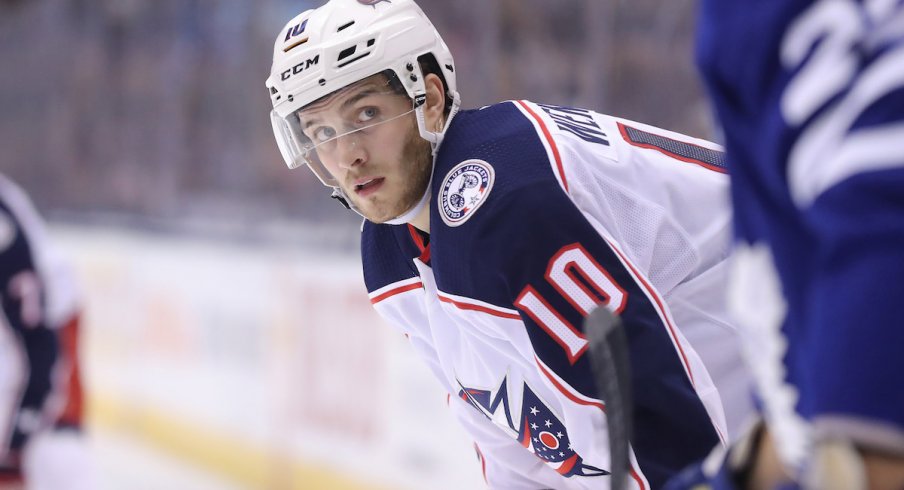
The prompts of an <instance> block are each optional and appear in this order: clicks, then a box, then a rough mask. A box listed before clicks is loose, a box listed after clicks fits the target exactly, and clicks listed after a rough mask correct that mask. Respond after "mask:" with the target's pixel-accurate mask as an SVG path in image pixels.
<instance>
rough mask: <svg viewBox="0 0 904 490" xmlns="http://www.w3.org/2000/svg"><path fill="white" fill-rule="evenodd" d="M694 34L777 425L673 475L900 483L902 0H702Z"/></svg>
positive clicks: (714, 480)
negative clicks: (721, 143) (721, 139)
mask: <svg viewBox="0 0 904 490" xmlns="http://www.w3.org/2000/svg"><path fill="white" fill-rule="evenodd" d="M697 49H698V53H697V55H698V62H699V64H700V67H701V69H702V72H703V75H704V77H705V79H706V82H707V84H708V89H709V91H710V94H711V96H712V100H713V103H714V105H715V109H716V111H717V113H718V118H719V121H720V122H721V125H722V127H723V128H724V134H725V142H726V161H727V163H728V167H729V170H730V173H731V175H732V201H733V205H734V210H735V215H736V222H735V233H736V240H737V250H738V258H737V261H736V263H735V266H734V267H733V274H734V275H733V277H732V283H733V286H732V289H733V293H732V305H733V309H734V310H735V312H736V318H737V321H738V322H739V323H740V326H741V327H742V331H743V332H744V337H745V341H746V342H747V343H748V344H749V349H746V348H745V350H746V351H748V352H749V353H751V355H750V356H749V360H750V361H751V366H752V368H753V371H754V374H755V378H756V385H757V394H758V398H759V402H760V403H759V405H760V407H761V413H762V415H763V417H762V418H763V420H764V423H765V428H763V427H755V428H753V429H752V430H751V432H750V433H749V435H748V436H747V437H746V438H745V441H744V442H743V443H742V444H738V445H737V447H735V448H733V449H732V450H731V453H730V455H728V456H719V455H718V454H714V455H713V457H712V458H711V460H710V461H709V463H708V464H704V465H703V468H698V469H697V470H696V474H694V472H692V471H689V472H688V473H687V474H686V475H684V476H685V477H686V478H684V479H683V481H681V482H676V485H675V488H688V487H694V488H697V487H696V486H694V485H697V484H700V483H701V482H702V481H705V480H710V483H711V484H712V486H713V487H715V488H733V487H734V485H737V488H754V489H771V488H777V487H779V486H781V487H782V488H786V487H796V486H803V487H807V488H818V489H829V488H844V489H862V488H873V489H895V490H900V489H902V488H904V374H902V373H904V355H902V354H904V287H902V286H901V281H902V277H904V6H902V3H901V2H900V1H898V0H862V1H855V0H822V1H813V0H757V1H725V0H703V4H702V15H701V18H700V25H699V38H698V44H697ZM719 457H724V458H725V459H724V460H723V464H722V465H721V466H720V465H719V464H717V463H718V458H719Z"/></svg>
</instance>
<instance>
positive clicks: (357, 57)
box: [336, 51, 370, 68]
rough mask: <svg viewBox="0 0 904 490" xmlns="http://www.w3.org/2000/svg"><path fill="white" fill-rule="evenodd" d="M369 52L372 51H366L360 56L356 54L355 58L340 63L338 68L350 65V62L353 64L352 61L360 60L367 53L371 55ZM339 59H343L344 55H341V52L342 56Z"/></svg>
mask: <svg viewBox="0 0 904 490" xmlns="http://www.w3.org/2000/svg"><path fill="white" fill-rule="evenodd" d="M369 54H370V51H368V52H366V53H361V54H360V55H358V56H356V57H354V58H352V59H350V60H348V61H346V62H345V63H340V64H339V66H337V67H336V68H342V67H343V66H348V65H350V64H352V63H354V62H356V61H358V60H360V59H361V58H364V57H365V56H367V55H369ZM339 59H340V60H341V59H342V55H341V54H340V56H339Z"/></svg>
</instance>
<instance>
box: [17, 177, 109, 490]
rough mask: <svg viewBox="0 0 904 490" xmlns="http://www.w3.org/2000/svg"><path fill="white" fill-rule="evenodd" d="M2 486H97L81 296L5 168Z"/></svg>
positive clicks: (80, 487) (65, 266)
mask: <svg viewBox="0 0 904 490" xmlns="http://www.w3.org/2000/svg"><path fill="white" fill-rule="evenodd" d="M0 298H2V309H0V313H2V315H0V489H15V488H26V489H29V490H32V489H38V490H45V489H46V490H53V489H63V488H65V489H88V488H93V481H94V476H93V469H92V465H91V462H90V458H88V455H87V452H86V451H87V448H86V446H85V445H84V442H83V440H82V437H81V434H80V430H81V424H82V389H81V382H80V379H79V370H78V324H79V301H78V297H77V294H76V290H75V282H74V277H73V271H72V270H71V269H70V267H69V265H68V264H67V263H66V262H65V261H63V260H62V259H61V257H60V256H58V255H57V254H56V253H55V251H54V250H52V248H51V247H50V246H49V244H48V243H47V237H46V233H45V230H44V226H43V223H42V221H41V219H40V217H39V216H38V214H37V212H36V210H35V209H34V207H33V206H32V204H31V202H30V201H29V199H28V197H27V196H26V195H25V193H24V192H23V191H22V190H21V189H20V188H19V187H17V186H16V185H15V184H13V183H12V182H11V181H10V180H9V179H7V178H6V177H5V176H3V175H2V174H0Z"/></svg>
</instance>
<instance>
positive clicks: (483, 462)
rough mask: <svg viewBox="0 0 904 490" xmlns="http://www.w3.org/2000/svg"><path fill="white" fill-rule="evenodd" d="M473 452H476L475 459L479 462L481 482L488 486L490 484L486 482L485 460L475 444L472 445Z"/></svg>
mask: <svg viewBox="0 0 904 490" xmlns="http://www.w3.org/2000/svg"><path fill="white" fill-rule="evenodd" d="M474 450H475V451H477V459H479V460H480V471H481V472H482V473H483V482H484V483H486V484H487V485H489V484H490V482H489V480H487V458H486V456H484V455H483V452H482V451H481V450H480V446H478V445H477V443H476V442H475V443H474Z"/></svg>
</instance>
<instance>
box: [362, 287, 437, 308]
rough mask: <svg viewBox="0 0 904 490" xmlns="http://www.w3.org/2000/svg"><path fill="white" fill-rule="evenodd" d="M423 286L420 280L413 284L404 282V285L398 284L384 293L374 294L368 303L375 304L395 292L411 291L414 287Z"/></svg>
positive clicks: (393, 294) (395, 293)
mask: <svg viewBox="0 0 904 490" xmlns="http://www.w3.org/2000/svg"><path fill="white" fill-rule="evenodd" d="M423 287H424V284H423V283H421V282H416V283H414V284H406V285H404V286H399V287H397V288H395V289H390V290H389V291H386V292H385V293H383V294H381V295H379V296H374V297H373V298H371V299H370V303H371V304H373V305H375V304H377V303H379V302H380V301H383V300H384V299H386V298H390V297H392V296H395V295H397V294H402V293H405V292H408V291H413V290H415V289H421V288H423Z"/></svg>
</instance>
